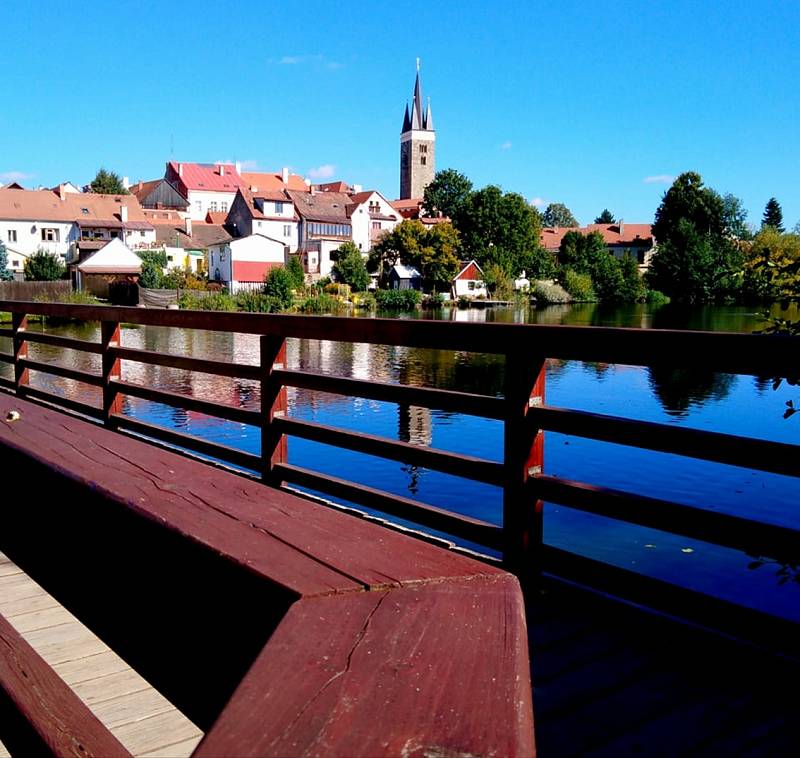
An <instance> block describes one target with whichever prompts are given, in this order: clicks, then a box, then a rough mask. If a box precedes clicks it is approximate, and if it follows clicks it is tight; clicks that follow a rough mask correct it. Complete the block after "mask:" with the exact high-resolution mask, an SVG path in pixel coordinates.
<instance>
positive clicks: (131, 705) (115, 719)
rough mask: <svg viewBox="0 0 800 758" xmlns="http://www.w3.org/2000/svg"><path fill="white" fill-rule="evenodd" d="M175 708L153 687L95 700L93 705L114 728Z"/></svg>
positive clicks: (93, 709) (111, 727)
mask: <svg viewBox="0 0 800 758" xmlns="http://www.w3.org/2000/svg"><path fill="white" fill-rule="evenodd" d="M174 710H175V706H174V705H172V703H170V702H169V700H167V699H166V698H165V697H164V696H163V695H162V694H161V693H159V692H157V691H156V690H154V689H153V688H152V687H145V688H142V689H138V690H135V691H133V692H128V693H125V694H121V695H118V696H117V697H112V698H104V699H101V700H99V701H97V702H95V703H94V704H93V707H92V711H94V713H95V714H96V715H97V717H98V718H99V719H100V721H102V722H103V723H104V724H105V725H106V726H107V727H108V728H109V729H112V730H114V729H116V728H117V727H120V726H123V725H124V724H130V723H133V722H135V721H142V720H144V719H146V718H150V717H151V716H157V715H158V714H159V713H167V712H169V711H174Z"/></svg>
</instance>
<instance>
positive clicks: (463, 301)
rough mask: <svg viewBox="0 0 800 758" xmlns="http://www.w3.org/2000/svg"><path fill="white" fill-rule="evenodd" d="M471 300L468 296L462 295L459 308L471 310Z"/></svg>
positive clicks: (459, 299)
mask: <svg viewBox="0 0 800 758" xmlns="http://www.w3.org/2000/svg"><path fill="white" fill-rule="evenodd" d="M469 302H470V301H469V298H468V297H467V296H466V295H461V297H459V298H458V307H459V308H469Z"/></svg>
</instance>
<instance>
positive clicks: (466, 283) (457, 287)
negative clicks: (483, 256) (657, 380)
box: [451, 260, 489, 300]
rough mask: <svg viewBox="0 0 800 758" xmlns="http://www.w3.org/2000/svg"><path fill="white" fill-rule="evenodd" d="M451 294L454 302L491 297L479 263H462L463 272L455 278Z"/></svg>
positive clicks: (472, 261) (473, 261)
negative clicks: (463, 298) (459, 299)
mask: <svg viewBox="0 0 800 758" xmlns="http://www.w3.org/2000/svg"><path fill="white" fill-rule="evenodd" d="M451 294H452V297H453V299H454V300H458V298H460V297H467V298H476V297H483V298H486V297H489V293H488V291H487V289H486V282H485V281H484V280H483V270H482V269H481V267H480V266H479V265H478V263H477V261H475V260H471V261H462V262H461V270H460V271H459V272H458V273H457V274H456V275H455V276H454V277H453V284H452V288H451Z"/></svg>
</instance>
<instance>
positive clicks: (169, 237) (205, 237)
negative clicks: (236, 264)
mask: <svg viewBox="0 0 800 758" xmlns="http://www.w3.org/2000/svg"><path fill="white" fill-rule="evenodd" d="M232 239H233V237H232V236H231V235H230V234H229V233H228V231H227V229H225V227H224V226H222V225H221V224H205V223H203V222H202V221H193V222H192V236H191V237H190V236H189V235H188V234H186V228H185V227H184V226H168V225H167V224H159V225H158V226H157V227H156V242H160V243H161V244H162V245H165V246H167V247H181V248H183V249H184V250H186V249H191V248H194V249H198V250H202V249H205V248H207V247H208V246H209V245H216V244H218V243H220V242H228V241H229V240H232Z"/></svg>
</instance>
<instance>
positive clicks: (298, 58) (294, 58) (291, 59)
mask: <svg viewBox="0 0 800 758" xmlns="http://www.w3.org/2000/svg"><path fill="white" fill-rule="evenodd" d="M305 57H306V56H304V55H284V56H283V58H281V59H280V60H279V61H278V63H280V64H281V66H296V65H297V64H298V63H302V62H303V60H305Z"/></svg>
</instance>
